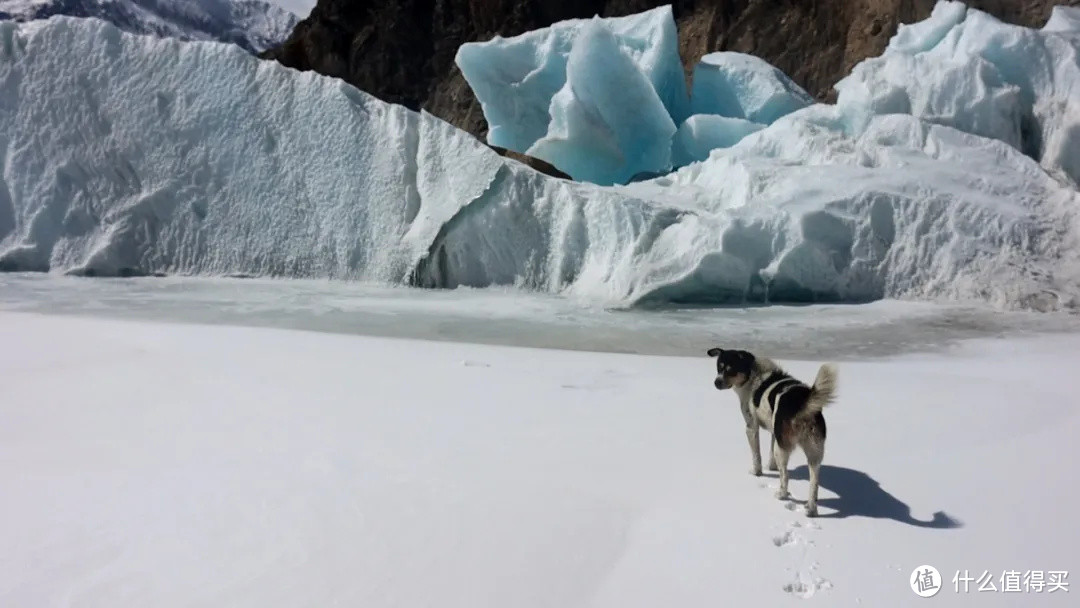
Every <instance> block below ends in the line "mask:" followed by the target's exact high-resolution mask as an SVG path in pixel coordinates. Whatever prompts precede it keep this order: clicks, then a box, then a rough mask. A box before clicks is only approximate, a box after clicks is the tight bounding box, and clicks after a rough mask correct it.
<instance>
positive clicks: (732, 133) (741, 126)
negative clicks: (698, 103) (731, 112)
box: [671, 114, 765, 167]
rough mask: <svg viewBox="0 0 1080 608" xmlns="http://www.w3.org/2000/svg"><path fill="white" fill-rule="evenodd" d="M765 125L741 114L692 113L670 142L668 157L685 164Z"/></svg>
mask: <svg viewBox="0 0 1080 608" xmlns="http://www.w3.org/2000/svg"><path fill="white" fill-rule="evenodd" d="M764 128H765V125H762V124H758V123H756V122H750V121H749V120H743V119H742V118H728V117H726V116H718V115H716V114H694V115H693V116H691V117H690V118H687V119H686V122H684V123H683V124H681V125H679V130H678V131H676V132H675V138H674V139H673V140H672V142H671V160H672V162H673V163H674V164H675V166H676V167H685V166H686V165H689V164H690V163H696V162H698V161H703V160H705V159H706V158H709V153H710V152H712V151H713V150H715V149H717V148H730V147H731V146H734V145H735V144H737V143H739V142H740V141H742V139H743V138H744V137H746V136H747V135H749V134H751V133H754V132H757V131H760V130H761V129H764Z"/></svg>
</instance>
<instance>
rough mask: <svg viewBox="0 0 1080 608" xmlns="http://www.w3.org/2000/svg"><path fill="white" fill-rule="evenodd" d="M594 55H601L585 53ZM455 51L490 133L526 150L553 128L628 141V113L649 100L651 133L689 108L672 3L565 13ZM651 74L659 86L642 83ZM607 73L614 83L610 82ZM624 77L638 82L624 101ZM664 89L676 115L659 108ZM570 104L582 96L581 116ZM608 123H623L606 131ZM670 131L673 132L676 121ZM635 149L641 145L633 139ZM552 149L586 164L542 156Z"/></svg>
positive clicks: (495, 140)
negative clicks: (625, 11) (619, 12)
mask: <svg viewBox="0 0 1080 608" xmlns="http://www.w3.org/2000/svg"><path fill="white" fill-rule="evenodd" d="M598 29H604V30H607V32H599V31H597V30H598ZM607 33H610V36H608V35H605V34H607ZM612 38H614V39H613V40H612ZM579 46H584V47H586V48H578V47H579ZM575 48H578V50H577V51H576V52H575ZM574 55H576V56H577V57H578V58H579V59H578V62H579V65H578V66H577V68H576V69H571V68H570V67H569V66H568V64H569V62H570V61H571V58H572V56H574ZM586 60H588V61H595V64H594V65H584V64H582V63H581V62H583V61H586ZM455 61H456V62H457V65H458V67H460V68H461V73H462V74H463V75H464V76H465V80H467V81H468V83H469V86H470V87H472V90H473V92H474V93H475V94H476V98H477V99H478V100H479V101H480V104H481V107H482V108H483V111H484V118H486V119H487V122H488V127H489V129H488V136H487V140H488V143H491V144H493V145H496V146H502V147H504V148H509V149H511V150H515V151H517V152H522V153H528V151H529V149H530V148H531V147H532V146H533V144H536V143H537V141H539V140H540V139H541V138H544V137H545V136H547V137H548V139H555V140H558V139H560V138H565V137H568V136H573V137H578V138H580V140H581V141H587V139H588V137H590V136H600V137H602V139H603V141H604V145H608V146H613V145H623V144H626V143H627V142H625V141H623V140H622V139H621V138H622V137H623V134H622V133H623V132H624V131H625V130H626V126H625V124H622V123H620V122H618V121H619V120H622V121H625V120H627V118H628V115H629V114H631V113H633V112H636V111H638V109H639V104H647V105H645V106H644V107H642V108H641V111H642V113H643V116H642V118H643V119H647V121H648V122H649V123H650V124H648V125H645V126H644V127H643V128H645V129H647V130H648V131H649V132H650V133H652V132H662V131H663V130H664V129H666V128H667V124H668V123H674V124H678V123H680V122H682V120H683V119H684V118H686V116H688V115H689V101H688V99H687V94H686V81H685V77H684V76H683V69H682V61H681V60H680V58H679V40H678V31H677V30H676V28H675V19H674V17H673V16H672V12H671V7H670V6H662V7H658V8H655V9H652V10H649V11H645V12H643V13H639V14H636V15H630V16H626V17H616V18H610V19H603V20H590V19H574V20H569V21H561V22H558V23H556V24H554V25H552V26H550V27H547V28H543V29H539V30H535V31H532V32H527V33H525V34H522V35H520V36H514V37H512V38H503V37H501V36H496V37H495V38H493V39H492V40H489V41H486V42H470V43H466V44H463V45H461V47H460V48H459V49H458V52H457V56H456V57H455ZM594 79H599V82H593V80H594ZM643 81H647V82H648V83H649V84H651V88H652V89H653V91H652V92H651V94H646V93H645V92H643V91H642V90H641V89H642V85H643V84H644V82H643ZM601 83H602V84H604V85H607V86H608V87H613V90H609V91H603V90H600V84H601ZM623 86H631V87H633V88H632V89H631V90H629V91H627V95H628V97H627V98H626V99H625V100H622V101H618V94H619V93H621V92H623V91H622V90H621V87H623ZM657 99H658V100H659V101H660V103H662V104H663V107H664V108H666V109H667V113H668V115H669V116H670V117H669V118H666V119H662V118H660V117H657V116H656V111H655V110H656V109H655V107H654V104H655V101H656V100H657ZM568 106H575V108H574V109H573V110H572V111H573V112H575V113H576V114H577V116H575V117H574V119H573V122H570V121H571V118H570V117H568V116H565V113H567V112H568V111H571V110H570V109H569V108H568ZM612 106H616V107H612ZM594 114H601V115H600V116H596V115H594ZM612 121H615V122H612ZM570 127H582V128H585V129H586V132H585V133H582V134H579V133H576V132H575V133H572V134H567V133H566V130H567V129H568V128H570ZM605 129H612V131H613V132H611V133H604V132H603V131H604V130H605ZM670 131H671V133H669V134H668V138H669V139H670V136H671V134H672V133H674V132H675V127H674V125H672V126H671V127H670ZM630 143H636V142H630ZM637 145H640V144H637ZM625 152H626V153H627V154H628V155H634V154H640V153H641V152H640V151H636V150H633V149H631V150H625ZM543 153H545V151H544V149H543V148H541V149H539V150H536V151H535V154H536V155H537V156H539V157H540V158H544V159H545V160H548V161H549V162H553V164H555V166H557V167H559V168H560V169H562V170H563V171H565V172H567V173H569V174H570V175H573V174H574V170H573V169H574V168H575V167H576V165H574V164H573V163H570V164H567V166H563V165H562V164H559V163H556V162H554V161H553V160H552V158H548V157H545V156H540V154H543ZM661 154H662V152H661ZM556 160H559V159H556ZM564 164H565V163H564ZM633 173H634V172H633V171H631V172H630V174H629V175H627V178H629V177H630V176H632V175H633Z"/></svg>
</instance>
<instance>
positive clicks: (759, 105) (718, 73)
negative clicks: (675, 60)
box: [690, 52, 814, 124]
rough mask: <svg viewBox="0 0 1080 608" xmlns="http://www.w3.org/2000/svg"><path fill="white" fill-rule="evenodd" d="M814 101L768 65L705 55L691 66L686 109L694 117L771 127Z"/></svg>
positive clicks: (755, 60) (744, 56)
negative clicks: (688, 104)
mask: <svg viewBox="0 0 1080 608" xmlns="http://www.w3.org/2000/svg"><path fill="white" fill-rule="evenodd" d="M812 103H814V98H813V97H811V96H810V94H809V93H807V92H806V91H804V90H803V89H802V87H800V86H799V85H797V84H795V83H794V82H793V81H792V80H791V79H790V78H788V77H787V74H784V73H783V72H781V71H780V70H779V69H777V68H775V67H773V66H772V65H770V64H769V62H767V61H765V60H764V59H761V58H760V57H755V56H753V55H747V54H745V53H735V52H717V53H709V54H707V55H705V56H704V57H702V58H701V61H699V62H698V64H697V65H696V66H694V80H693V86H692V89H691V92H690V107H691V111H692V112H693V113H694V114H717V115H719V116H727V117H729V118H742V119H744V120H748V121H750V122H756V123H759V124H771V123H773V122H774V121H776V120H777V119H778V118H780V117H781V116H784V115H786V114H790V113H792V112H794V111H795V110H799V109H802V108H805V107H806V106H809V105H811V104H812Z"/></svg>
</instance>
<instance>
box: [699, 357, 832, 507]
mask: <svg viewBox="0 0 1080 608" xmlns="http://www.w3.org/2000/svg"><path fill="white" fill-rule="evenodd" d="M708 355H709V356H710V357H716V380H715V381H714V384H715V385H716V389H717V390H724V389H728V388H731V389H734V390H735V394H736V395H738V396H739V404H740V405H741V406H742V414H743V418H745V419H746V438H747V440H748V441H749V442H750V455H751V457H752V458H753V468H752V469H751V472H752V473H753V474H754V475H761V446H760V443H759V441H758V428H759V427H762V426H763V427H765V428H766V429H768V430H769V432H770V433H772V450H771V454H770V456H769V469H771V470H773V471H775V470H777V465H778V464H779V470H780V489H779V491H777V493H776V496H777V498H780V499H786V498H787V497H788V496H789V494H788V471H787V464H788V456H790V455H791V452H792V451H794V450H795V446H796V445H797V446H799V447H801V448H802V451H803V453H804V454H806V463H807V464H808V465H809V467H810V498H809V499H808V500H807V501H806V514H807V515H809V516H810V517H815V516H817V496H818V472H819V470H820V468H821V460H822V459H823V458H824V457H825V416H823V415H822V414H821V410H822V409H824V408H825V406H827V405H829V404H830V403H832V401H833V399H834V398H835V393H836V367H835V366H833V365H830V364H825V365H822V366H821V369H820V370H818V374H817V378H816V379H815V380H814V385H813V386H807V385H806V384H805V383H803V382H800V381H799V380H796V379H795V378H792V377H791V376H790V375H788V373H787V372H785V371H784V370H782V369H780V366H779V365H777V364H776V363H774V362H773V361H772V360H770V359H766V358H764V357H756V356H754V355H753V354H751V353H748V352H746V351H745V350H723V349H720V348H711V349H709V351H708Z"/></svg>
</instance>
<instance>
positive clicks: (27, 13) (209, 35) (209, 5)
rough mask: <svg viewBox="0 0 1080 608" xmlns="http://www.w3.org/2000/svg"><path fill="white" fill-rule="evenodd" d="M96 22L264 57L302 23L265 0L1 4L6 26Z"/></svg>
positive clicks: (10, 0)
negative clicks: (56, 19) (60, 19)
mask: <svg viewBox="0 0 1080 608" xmlns="http://www.w3.org/2000/svg"><path fill="white" fill-rule="evenodd" d="M57 15H66V16H69V17H95V18H98V19H102V20H104V21H108V22H109V23H112V24H113V25H115V26H117V27H119V28H120V29H122V30H124V31H128V32H132V33H135V34H149V35H154V36H164V37H169V38H178V39H180V40H216V41H218V42H231V43H233V44H237V45H239V46H240V47H242V48H243V49H244V50H246V51H248V52H249V53H260V52H262V51H265V50H266V49H268V48H271V47H275V46H278V45H280V44H281V43H283V42H285V39H286V38H287V37H288V36H289V34H290V33H291V32H292V30H293V28H294V27H296V24H297V23H298V22H299V21H300V20H299V18H298V17H297V16H296V15H294V14H292V13H290V12H288V11H286V10H284V9H282V8H280V7H278V6H275V5H273V4H270V3H268V2H263V1H262V0H0V20H3V19H11V20H14V21H32V20H35V19H47V18H49V17H53V16H57Z"/></svg>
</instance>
